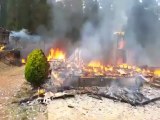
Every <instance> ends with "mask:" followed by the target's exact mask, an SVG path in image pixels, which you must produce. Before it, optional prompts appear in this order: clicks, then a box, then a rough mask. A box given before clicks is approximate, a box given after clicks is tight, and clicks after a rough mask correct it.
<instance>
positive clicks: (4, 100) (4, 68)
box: [0, 62, 24, 120]
mask: <svg viewBox="0 0 160 120" xmlns="http://www.w3.org/2000/svg"><path fill="white" fill-rule="evenodd" d="M23 82H24V66H22V67H15V66H9V65H6V64H4V63H2V62H0V120H6V119H7V115H8V114H7V113H6V108H7V105H8V102H9V99H11V98H12V97H13V96H14V95H15V94H16V92H17V91H18V90H19V89H20V87H21V85H22V84H23Z"/></svg>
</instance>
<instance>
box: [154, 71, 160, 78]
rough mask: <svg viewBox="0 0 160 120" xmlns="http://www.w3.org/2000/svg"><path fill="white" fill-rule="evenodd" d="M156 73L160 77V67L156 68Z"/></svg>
mask: <svg viewBox="0 0 160 120" xmlns="http://www.w3.org/2000/svg"><path fill="white" fill-rule="evenodd" d="M154 75H155V76H159V77H160V69H157V70H154Z"/></svg>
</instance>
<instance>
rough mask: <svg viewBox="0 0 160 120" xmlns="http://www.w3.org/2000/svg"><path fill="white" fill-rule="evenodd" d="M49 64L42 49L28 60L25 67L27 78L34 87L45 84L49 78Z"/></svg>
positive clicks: (32, 54)
mask: <svg viewBox="0 0 160 120" xmlns="http://www.w3.org/2000/svg"><path fill="white" fill-rule="evenodd" d="M48 73H49V63H48V62H47V58H46V57H45V55H44V53H43V51H42V50H40V49H35V50H33V51H32V52H31V53H30V54H29V56H28V58H27V63H26V67H25V78H26V80H27V81H28V82H30V83H31V85H33V86H34V87H38V86H40V85H41V84H43V83H44V81H45V79H46V78H47V77H48Z"/></svg>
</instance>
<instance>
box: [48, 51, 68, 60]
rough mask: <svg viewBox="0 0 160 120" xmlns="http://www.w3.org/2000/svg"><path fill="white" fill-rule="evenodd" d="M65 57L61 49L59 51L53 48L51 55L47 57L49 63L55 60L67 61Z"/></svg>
mask: <svg viewBox="0 0 160 120" xmlns="http://www.w3.org/2000/svg"><path fill="white" fill-rule="evenodd" d="M65 56H66V55H65V53H64V52H63V51H62V50H60V49H59V48H57V49H53V48H51V49H50V52H49V55H48V56H47V60H48V61H51V60H54V59H58V60H65Z"/></svg>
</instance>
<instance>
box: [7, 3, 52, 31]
mask: <svg viewBox="0 0 160 120" xmlns="http://www.w3.org/2000/svg"><path fill="white" fill-rule="evenodd" d="M7 12H8V16H7V27H8V29H11V30H20V29H22V28H25V29H28V30H29V31H30V32H33V33H36V30H37V28H38V27H39V26H45V27H46V28H49V24H50V15H49V14H50V6H49V5H48V4H47V0H8V1H7Z"/></svg>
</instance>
